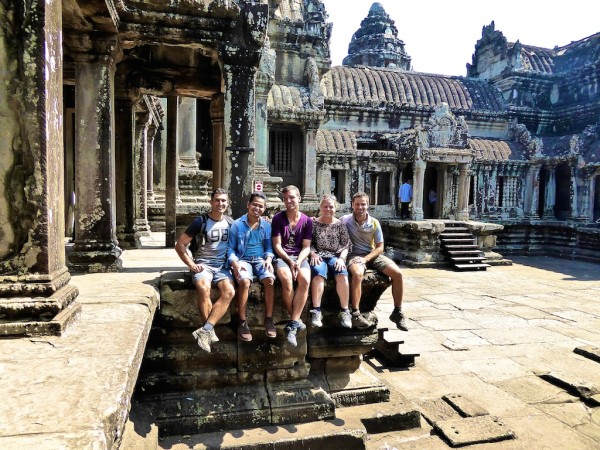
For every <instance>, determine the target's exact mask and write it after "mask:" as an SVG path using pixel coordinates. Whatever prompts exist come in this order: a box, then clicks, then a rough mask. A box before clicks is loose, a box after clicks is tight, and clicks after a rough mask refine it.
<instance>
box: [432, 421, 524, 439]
mask: <svg viewBox="0 0 600 450" xmlns="http://www.w3.org/2000/svg"><path fill="white" fill-rule="evenodd" d="M434 428H435V430H436V431H438V432H439V433H441V434H442V436H443V437H444V438H445V439H446V440H447V441H448V442H449V443H450V445H452V446H453V447H458V446H462V445H471V444H483V443H487V442H497V441H503V440H506V439H514V437H515V435H514V433H513V432H512V431H511V430H510V429H509V428H508V427H507V426H506V425H505V424H504V423H503V422H502V421H501V420H500V419H499V418H497V417H493V416H477V417H466V418H462V419H451V420H442V421H438V422H435V424H434Z"/></svg>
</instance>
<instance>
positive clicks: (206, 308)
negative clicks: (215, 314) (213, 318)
mask: <svg viewBox="0 0 600 450" xmlns="http://www.w3.org/2000/svg"><path fill="white" fill-rule="evenodd" d="M194 286H195V287H196V292H197V293H198V312H199V313H200V319H201V320H202V323H206V321H207V320H208V316H210V312H211V311H212V308H213V304H212V301H211V300H210V281H208V280H199V281H196V282H195V283H194Z"/></svg>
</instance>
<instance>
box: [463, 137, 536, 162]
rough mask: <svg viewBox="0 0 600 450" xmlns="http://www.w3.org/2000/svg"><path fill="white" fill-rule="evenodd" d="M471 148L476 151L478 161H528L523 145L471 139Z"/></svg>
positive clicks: (494, 140) (496, 140)
mask: <svg viewBox="0 0 600 450" xmlns="http://www.w3.org/2000/svg"><path fill="white" fill-rule="evenodd" d="M469 145H470V147H471V148H472V149H473V150H475V160H477V161H508V160H521V159H527V158H526V156H525V149H524V148H522V146H521V145H519V144H517V143H515V142H510V141H503V140H500V139H481V138H470V139H469Z"/></svg>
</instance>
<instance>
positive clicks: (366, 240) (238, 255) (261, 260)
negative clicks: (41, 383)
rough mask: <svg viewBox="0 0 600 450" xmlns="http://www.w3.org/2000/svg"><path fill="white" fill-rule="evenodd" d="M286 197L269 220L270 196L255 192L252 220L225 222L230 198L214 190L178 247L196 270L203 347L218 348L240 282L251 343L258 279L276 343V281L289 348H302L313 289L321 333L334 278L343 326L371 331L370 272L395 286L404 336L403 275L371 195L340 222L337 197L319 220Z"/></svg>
mask: <svg viewBox="0 0 600 450" xmlns="http://www.w3.org/2000/svg"><path fill="white" fill-rule="evenodd" d="M282 195H283V203H284V206H285V209H284V210H283V211H280V212H278V213H277V214H275V215H274V216H273V218H272V219H271V220H268V219H266V218H265V217H263V214H264V212H265V209H266V206H267V205H266V197H265V195H264V194H263V193H262V192H253V193H252V194H251V195H250V198H249V199H248V203H247V209H248V212H247V213H246V214H244V215H243V216H242V217H240V218H239V219H237V220H235V221H233V220H232V219H231V218H230V217H228V216H227V215H225V212H226V210H227V207H228V204H229V198H228V195H227V192H226V191H225V190H224V189H216V190H215V191H214V192H213V193H212V196H211V200H210V205H211V209H210V212H208V213H207V214H203V215H201V216H198V217H197V218H196V219H195V220H194V221H193V222H192V223H191V224H190V225H189V226H188V227H187V228H186V230H185V231H184V232H183V233H182V234H181V236H180V237H179V239H178V240H177V242H176V244H175V250H176V251H177V254H178V255H179V257H180V258H181V260H182V261H183V262H184V263H185V264H186V265H187V266H188V267H189V268H190V270H191V272H192V275H193V283H194V286H195V288H196V291H197V293H198V310H199V313H200V318H201V320H202V322H203V325H202V326H201V327H200V328H198V329H197V330H196V331H194V332H193V335H194V338H195V339H196V340H197V342H198V346H199V347H200V348H201V349H202V350H204V351H207V352H210V350H211V344H213V343H215V342H218V340H219V338H218V337H217V335H216V333H215V330H214V326H215V325H216V324H217V323H218V322H219V320H220V319H221V318H222V317H223V315H224V314H225V313H226V312H227V309H228V308H229V304H230V302H231V300H232V299H233V297H234V296H235V295H236V289H235V285H234V280H235V282H236V283H237V302H238V314H239V322H238V335H239V337H240V339H241V340H243V341H251V340H252V334H251V332H250V328H249V326H248V323H247V320H246V304H247V301H248V293H249V290H250V284H251V283H252V280H253V279H254V277H256V278H258V280H259V281H260V282H261V283H262V285H263V292H264V301H265V306H264V313H265V317H264V328H265V333H266V335H267V336H268V337H270V338H275V337H276V335H277V331H276V328H275V324H274V322H273V308H274V301H275V288H274V283H275V278H276V277H277V279H278V280H279V282H280V283H281V297H282V301H283V304H284V306H285V308H286V310H287V312H288V314H289V316H290V321H289V322H288V323H287V325H286V326H285V332H286V334H287V340H288V342H289V343H290V344H291V345H293V346H296V345H297V339H296V336H297V334H298V332H299V331H302V330H304V329H305V328H306V325H305V324H304V322H303V321H302V319H301V315H302V312H303V311H304V307H305V305H306V302H307V299H308V293H309V288H310V289H311V302H312V308H311V309H310V317H311V325H312V326H315V327H320V326H322V314H321V299H322V296H323V292H324V287H325V281H326V280H327V279H328V278H329V277H333V278H334V279H335V285H336V291H337V294H338V297H339V300H340V312H339V319H340V324H341V326H343V327H345V328H352V327H353V326H354V327H356V328H358V329H366V328H368V327H370V326H372V323H371V322H370V321H369V320H368V319H367V318H366V317H365V316H363V315H362V314H361V313H360V308H359V307H360V299H361V295H362V280H363V276H364V274H365V271H366V269H367V268H373V269H376V270H378V271H380V272H382V273H383V274H385V275H387V276H389V277H390V278H391V281H392V297H393V301H394V310H393V311H392V314H391V315H390V320H391V321H392V322H394V323H395V324H396V325H397V326H398V328H399V329H401V330H404V331H406V330H407V327H406V320H405V318H404V315H403V313H402V296H403V280H402V273H401V272H400V269H399V268H398V266H397V265H396V264H395V263H394V262H393V261H392V260H391V259H390V258H388V257H386V256H385V255H383V233H382V231H381V225H380V224H379V221H378V220H377V219H375V218H374V217H372V216H371V215H370V214H369V213H368V208H369V197H368V195H367V194H366V193H364V192H357V193H356V194H354V195H353V197H352V213H351V214H348V215H345V216H343V217H342V218H341V219H338V218H337V217H336V216H335V212H336V206H337V202H336V199H335V197H334V196H333V195H331V194H325V195H324V196H323V197H322V198H321V201H320V205H319V210H320V214H319V216H318V217H316V218H311V217H308V216H307V215H306V214H304V213H302V212H301V211H300V201H301V197H300V191H299V189H298V188H297V187H296V186H286V187H285V188H283V189H282ZM188 246H190V250H191V253H190V252H189V251H188ZM349 275H350V283H349V281H348V276H349ZM311 279H312V282H311ZM213 285H215V286H217V288H218V290H219V297H218V298H217V300H216V301H215V302H214V303H213V302H212V300H211V297H210V291H211V287H212V286H213ZM350 308H351V310H350Z"/></svg>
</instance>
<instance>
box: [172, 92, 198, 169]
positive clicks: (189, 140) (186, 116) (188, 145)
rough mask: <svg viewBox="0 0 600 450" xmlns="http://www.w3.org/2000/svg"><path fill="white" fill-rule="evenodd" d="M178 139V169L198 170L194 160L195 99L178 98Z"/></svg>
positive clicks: (196, 161) (195, 131) (196, 162)
mask: <svg viewBox="0 0 600 450" xmlns="http://www.w3.org/2000/svg"><path fill="white" fill-rule="evenodd" d="M177 118H178V130H179V131H178V133H177V136H178V139H179V143H178V145H179V167H181V168H182V169H198V160H197V159H196V133H197V130H196V125H197V124H196V99H195V98H190V97H179V110H178V112H177Z"/></svg>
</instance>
